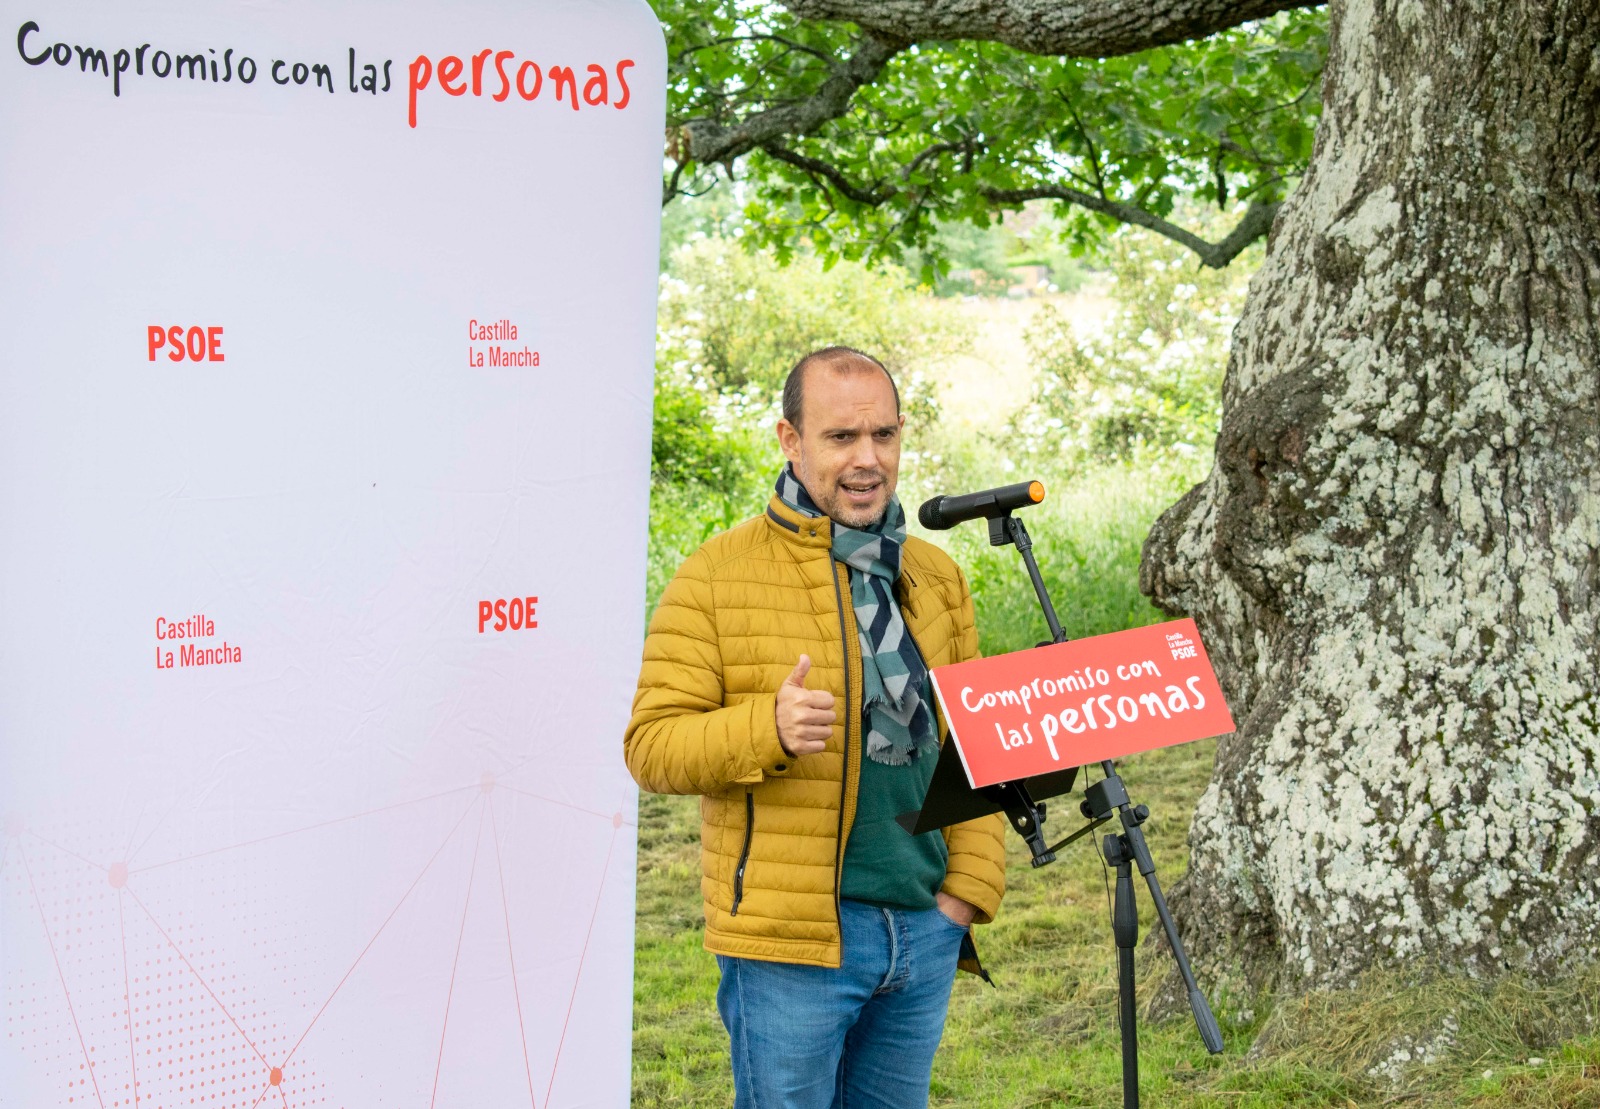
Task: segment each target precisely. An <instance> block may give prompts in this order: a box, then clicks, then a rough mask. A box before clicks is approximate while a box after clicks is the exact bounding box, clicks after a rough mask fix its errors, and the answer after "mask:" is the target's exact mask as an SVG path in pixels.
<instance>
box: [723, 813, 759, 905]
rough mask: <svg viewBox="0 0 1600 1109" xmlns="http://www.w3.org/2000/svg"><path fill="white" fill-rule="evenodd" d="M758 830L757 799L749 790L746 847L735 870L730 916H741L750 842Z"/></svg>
mask: <svg viewBox="0 0 1600 1109" xmlns="http://www.w3.org/2000/svg"><path fill="white" fill-rule="evenodd" d="M755 830H756V799H755V795H754V794H753V793H751V792H750V791H749V790H748V789H747V790H745V791H744V846H743V847H742V848H740V849H739V863H738V865H737V866H735V867H734V868H733V907H732V908H731V909H729V910H728V915H729V916H738V915H739V902H741V901H743V900H744V868H745V867H747V866H749V865H750V840H751V839H752V838H754V836H755Z"/></svg>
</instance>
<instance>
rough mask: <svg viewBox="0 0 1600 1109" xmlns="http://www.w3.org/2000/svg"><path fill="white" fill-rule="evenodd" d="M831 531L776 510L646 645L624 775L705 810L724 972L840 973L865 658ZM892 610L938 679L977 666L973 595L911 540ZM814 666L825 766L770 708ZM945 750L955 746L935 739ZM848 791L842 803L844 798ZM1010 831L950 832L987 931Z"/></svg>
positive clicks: (954, 883)
mask: <svg viewBox="0 0 1600 1109" xmlns="http://www.w3.org/2000/svg"><path fill="white" fill-rule="evenodd" d="M831 544H832V533H831V529H830V521H829V520H828V519H827V518H826V517H823V518H820V519H813V518H811V517H807V516H802V515H800V514H798V513H796V512H795V511H794V510H792V509H790V508H789V507H788V506H787V505H785V504H784V503H783V502H782V501H780V500H778V499H777V498H776V497H774V498H773V499H772V502H771V504H769V506H768V507H767V511H766V514H765V515H763V516H758V517H756V518H755V519H753V520H749V521H746V522H745V523H743V524H741V525H739V526H738V527H736V528H734V529H732V530H731V531H727V532H724V533H722V534H721V535H717V536H715V537H713V538H712V539H710V540H709V541H708V542H707V543H706V544H705V545H704V546H703V547H701V548H700V549H699V550H698V551H696V552H695V553H694V554H693V555H692V556H691V557H690V558H689V559H688V561H686V562H685V563H684V564H683V566H682V567H681V568H680V569H679V570H678V573H677V575H676V576H675V577H674V578H673V579H672V582H671V583H670V584H669V585H668V586H667V588H666V591H665V592H664V593H663V594H662V595H661V601H660V604H659V605H658V606H657V607H656V611H655V615H654V617H653V618H652V619H651V621H650V631H649V635H648V637H647V638H646V639H645V645H644V664H643V666H642V667H641V669H640V672H639V691H638V693H637V695H636V696H635V697H634V701H633V719H632V720H631V721H630V722H629V724H628V731H627V735H626V736H625V738H624V739H623V750H624V752H625V755H626V758H627V762H628V769H629V770H630V771H631V772H632V774H633V776H634V778H636V779H637V780H638V782H639V784H640V785H641V786H643V787H644V788H645V789H648V790H652V791H654V792H656V793H698V794H701V795H702V797H701V802H700V809H701V817H702V823H701V830H700V843H701V852H700V859H701V868H702V877H701V881H700V889H701V893H702V894H703V896H704V899H705V917H706V933H705V945H706V948H707V949H708V950H710V951H713V952H715V953H717V954H720V955H735V956H742V957H745V958H752V959H770V960H774V961H778V962H786V963H805V964H811V965H814V966H827V967H836V966H838V965H839V912H838V896H839V861H840V860H841V859H842V858H843V857H844V849H845V843H846V841H847V840H848V838H849V835H850V826H851V822H852V820H853V818H854V816H855V807H856V789H857V785H858V783H859V782H860V777H861V735H860V721H861V650H860V640H859V638H858V637H857V635H856V622H855V611H854V609H853V608H852V607H851V604H850V580H849V577H848V573H849V572H848V569H847V568H846V567H845V565H844V563H842V562H836V561H835V560H834V559H833V557H832V555H831V553H830V546H831ZM895 588H896V593H897V596H898V599H899V602H900V607H901V611H902V612H903V613H904V615H905V620H906V625H907V627H908V628H909V629H910V632H911V635H912V638H913V639H914V640H915V641H916V643H917V646H918V647H919V648H920V649H921V651H922V656H923V658H924V659H925V660H926V662H927V664H928V665H929V667H935V666H944V665H946V664H948V663H953V662H962V661H965V660H967V659H970V658H975V657H976V656H977V653H978V635H977V629H976V628H975V627H974V624H973V615H972V598H971V595H970V594H969V593H968V591H967V583H966V579H965V578H964V577H963V576H962V574H961V571H960V570H959V569H957V568H956V565H955V563H953V562H951V561H950V559H949V557H948V556H947V555H945V554H944V553H943V552H942V551H940V550H939V549H938V548H937V547H934V546H933V545H931V544H929V543H925V542H923V541H921V540H919V539H907V540H906V543H905V548H904V552H903V557H902V559H901V575H900V580H899V581H898V582H896V586H895ZM802 654H806V655H810V656H811V672H810V674H809V675H808V676H807V678H806V685H807V687H808V688H811V689H826V690H829V691H831V692H832V693H833V695H834V697H835V698H836V699H837V704H836V706H835V707H836V710H837V712H838V723H836V724H835V725H834V729H833V738H832V739H830V740H829V741H828V746H827V748H826V750H824V751H821V752H819V753H818V754H814V755H807V756H805V757H803V758H799V759H793V758H790V757H789V755H787V754H786V753H785V752H784V750H783V748H782V747H781V746H780V745H779V743H778V732H777V724H776V719H775V711H776V704H777V701H776V691H777V688H778V686H779V685H780V684H781V683H782V682H783V680H784V678H786V677H787V676H788V675H789V672H790V671H791V670H793V669H794V665H795V662H796V661H797V660H798V659H799V657H800V656H801V655H802ZM939 727H940V736H941V738H942V737H943V736H944V734H945V727H944V723H943V721H942V720H941V721H940V725H939ZM841 784H842V788H841ZM1004 827H1005V825H1004V818H1003V817H1001V816H1000V815H999V814H995V815H994V816H989V817H983V818H981V819H978V820H973V821H969V822H967V823H965V824H958V825H955V826H953V827H951V828H947V829H946V830H945V833H944V835H945V841H946V843H947V845H948V847H949V854H950V861H949V864H948V868H947V871H946V876H945V880H944V886H943V889H944V891H945V892H946V893H949V894H951V895H953V896H955V897H959V898H961V899H962V900H963V901H967V902H970V903H971V904H973V905H975V906H976V907H977V909H978V918H977V919H978V922H979V923H987V922H988V921H989V920H991V919H992V918H993V916H994V914H995V912H996V910H997V909H998V908H999V906H1000V897H1001V894H1002V893H1003V892H1004V889H1005V870H1004V850H1003V842H1002V834H1003V830H1004Z"/></svg>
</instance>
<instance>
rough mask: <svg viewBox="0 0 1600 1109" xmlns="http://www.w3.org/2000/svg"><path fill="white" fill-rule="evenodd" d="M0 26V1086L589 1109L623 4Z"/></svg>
mask: <svg viewBox="0 0 1600 1109" xmlns="http://www.w3.org/2000/svg"><path fill="white" fill-rule="evenodd" d="M0 8H3V10H4V11H5V12H6V14H7V20H6V22H5V23H4V27H5V30H6V33H7V34H8V35H12V36H14V39H13V40H12V41H11V42H9V43H7V46H8V47H10V49H8V51H7V55H6V57H5V58H4V60H3V61H0V155H3V158H4V161H3V163H0V221H3V227H0V243H3V244H4V245H3V251H0V343H3V350H4V361H3V365H0V820H3V830H0V979H3V990H4V1011H3V1012H4V1015H3V1034H0V1106H5V1107H6V1109H36V1107H43V1106H71V1107H73V1109H79V1107H84V1106H104V1107H111V1106H116V1107H121V1106H150V1107H152V1109H154V1107H160V1106H166V1107H171V1109H180V1107H187V1106H231V1107H241V1109H252V1107H256V1106H292V1107H297V1109H298V1107H300V1106H348V1107H351V1109H367V1107H374V1106H407V1107H412V1109H415V1107H419V1106H434V1107H443V1106H452V1107H460V1109H490V1107H494V1109H498V1107H502V1106H517V1105H529V1106H534V1107H536V1109H543V1107H544V1106H546V1105H550V1106H563V1105H611V1106H620V1105H625V1104H626V1103H627V1100H628V1090H629V1039H630V1027H631V1016H630V1014H631V993H632V952H633V898H634V892H633V889H634V884H633V873H634V855H635V838H634V821H635V813H636V794H635V792H634V789H633V787H632V783H631V781H630V780H629V778H628V776H627V773H626V771H625V769H624V768H623V766H622V761H621V736H622V731H623V728H624V726H625V724H626V721H627V716H628V709H629V702H630V698H631V695H632V691H633V682H634V678H635V676H636V674H637V669H638V660H639V650H640V644H641V640H642V618H643V611H644V596H643V589H644V586H643V583H644V572H643V570H644V567H643V562H644V551H645V527H646V513H647V495H648V489H647V486H648V471H649V449H650V395H651V364H652V352H653V342H654V320H655V296H656V259H657V239H658V224H659V203H660V193H659V189H660V184H659V182H660V168H661V135H662V126H663V115H664V91H663V90H664V86H665V59H664V53H663V47H662V40H661V34H660V31H659V28H658V26H657V24H656V22H655V20H654V18H653V16H652V15H651V13H650V10H649V8H648V7H647V6H646V5H645V4H644V3H643V2H642V0H584V2H583V3H571V2H557V0H545V2H539V0H517V2H516V3H509V2H502V3H492V4H491V3H471V2H465V3H457V2H452V3H448V4H446V3H443V2H433V3H396V2H384V3H379V2H376V0H366V2H347V3H340V4H314V3H310V2H309V0H268V2H254V3H229V4H220V3H201V2H192V3H175V2H162V3H157V2H128V3H118V4H105V3H72V2H63V0H52V2H50V3H48V4H39V3H31V2H30V3H16V2H14V0H0Z"/></svg>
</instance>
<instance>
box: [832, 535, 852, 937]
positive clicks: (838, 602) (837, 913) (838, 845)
mask: <svg viewBox="0 0 1600 1109" xmlns="http://www.w3.org/2000/svg"><path fill="white" fill-rule="evenodd" d="M833 603H834V606H835V607H836V608H837V609H838V612H839V647H840V649H841V650H842V651H843V657H844V774H843V775H842V776H841V777H840V779H839V831H838V833H837V834H836V835H835V836H834V855H833V915H834V919H836V920H837V921H838V923H839V943H840V952H841V954H840V957H841V959H842V958H843V945H844V910H843V909H842V908H840V906H839V889H840V884H841V883H842V882H843V881H844V804H845V790H846V789H847V788H848V787H849V784H850V630H849V629H848V628H847V627H845V622H844V594H843V593H841V592H840V590H839V565H838V563H834V566H833Z"/></svg>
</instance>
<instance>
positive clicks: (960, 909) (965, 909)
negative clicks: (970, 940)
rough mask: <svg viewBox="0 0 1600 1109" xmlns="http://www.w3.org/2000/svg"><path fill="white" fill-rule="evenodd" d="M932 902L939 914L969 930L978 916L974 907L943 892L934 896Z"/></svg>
mask: <svg viewBox="0 0 1600 1109" xmlns="http://www.w3.org/2000/svg"><path fill="white" fill-rule="evenodd" d="M933 901H934V904H935V905H937V906H938V909H939V911H940V912H941V913H943V914H944V915H945V916H946V917H948V918H950V919H951V920H953V921H955V922H956V923H957V924H959V925H961V927H963V928H971V927H972V922H973V920H975V919H976V918H977V916H978V910H977V907H976V906H974V905H970V904H968V903H967V902H965V901H963V900H961V898H959V897H952V896H950V895H949V894H948V893H946V892H944V890H940V891H939V892H938V893H936V894H934V895H933Z"/></svg>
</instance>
